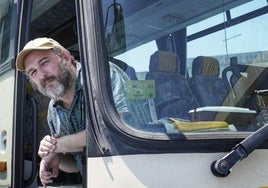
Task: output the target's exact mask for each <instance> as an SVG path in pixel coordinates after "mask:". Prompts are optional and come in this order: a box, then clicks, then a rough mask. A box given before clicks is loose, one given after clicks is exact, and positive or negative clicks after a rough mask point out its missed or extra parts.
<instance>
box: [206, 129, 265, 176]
mask: <svg viewBox="0 0 268 188" xmlns="http://www.w3.org/2000/svg"><path fill="white" fill-rule="evenodd" d="M267 138H268V124H266V125H265V126H263V127H262V128H260V129H259V130H257V131H256V132H254V133H253V134H251V135H250V136H248V137H247V138H245V139H244V140H243V141H241V142H240V143H239V144H237V145H236V146H235V147H234V148H233V150H232V151H231V152H230V153H228V154H227V155H225V156H224V157H222V158H221V159H219V160H217V161H214V162H213V163H212V164H211V168H210V169H211V172H212V173H213V174H214V175H215V176H217V177H226V176H228V175H229V174H230V172H231V168H232V167H233V166H234V165H235V164H236V162H238V161H239V160H242V159H244V158H246V157H247V156H248V155H249V154H250V153H251V152H252V151H253V150H255V149H256V148H258V147H259V146H260V145H261V144H262V143H264V142H265V140H266V139H267Z"/></svg>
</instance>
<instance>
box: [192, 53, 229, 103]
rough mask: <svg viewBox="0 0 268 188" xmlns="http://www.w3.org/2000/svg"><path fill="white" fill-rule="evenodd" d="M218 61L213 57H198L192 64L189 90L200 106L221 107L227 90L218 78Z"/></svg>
mask: <svg viewBox="0 0 268 188" xmlns="http://www.w3.org/2000/svg"><path fill="white" fill-rule="evenodd" d="M219 73H220V65H219V61H218V60H217V59H216V58H213V57H207V56H198V57H196V58H195V59H194V60H193V63H192V77H191V79H190V83H191V88H192V91H193V92H194V94H195V96H196V98H197V100H198V101H199V103H200V105H201V106H221V105H222V104H223V102H224V101H225V100H226V98H227V96H228V93H229V89H228V88H227V87H226V85H225V83H224V81H223V79H222V78H221V77H219Z"/></svg>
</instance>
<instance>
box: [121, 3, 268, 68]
mask: <svg viewBox="0 0 268 188" xmlns="http://www.w3.org/2000/svg"><path fill="white" fill-rule="evenodd" d="M264 4H266V5H267V1H266V0H254V1H252V2H250V3H249V4H247V5H244V6H242V7H239V8H236V9H234V10H233V11H231V16H232V17H237V16H239V15H241V14H243V13H246V12H249V11H250V10H255V9H257V8H259V7H262V6H263V5H264ZM267 20H268V15H267V14H266V15H263V16H262V17H260V18H255V19H252V20H250V21H247V22H244V23H243V24H239V25H236V26H233V27H231V28H227V29H225V30H222V31H219V32H216V33H213V34H211V35H208V36H206V37H202V38H199V39H198V40H194V41H191V42H189V43H188V44H187V57H188V58H194V57H197V56H199V55H206V56H218V55H225V54H233V53H248V52H256V51H267V50H268V35H267V31H268V24H267V23H268V22H267ZM223 21H225V17H224V14H219V15H217V16H214V17H212V18H209V19H207V20H204V21H202V22H199V23H197V24H195V25H192V26H191V27H189V28H188V29H187V33H188V34H191V33H194V32H196V31H198V30H201V29H203V28H208V27H209V26H212V25H215V24H217V23H220V22H223ZM156 50H157V47H156V44H155V42H154V41H153V42H149V43H147V44H144V45H142V46H139V47H137V48H135V49H133V50H130V51H128V52H127V53H124V54H122V55H120V56H118V57H117V58H119V59H121V60H123V61H125V62H126V63H128V64H129V65H130V66H132V67H134V68H135V70H136V71H137V72H140V71H148V65H149V62H150V55H151V54H153V53H154V52H155V51H156Z"/></svg>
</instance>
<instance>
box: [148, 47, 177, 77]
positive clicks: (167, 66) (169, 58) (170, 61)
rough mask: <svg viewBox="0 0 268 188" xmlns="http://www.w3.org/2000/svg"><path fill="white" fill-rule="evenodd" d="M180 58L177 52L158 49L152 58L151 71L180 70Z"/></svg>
mask: <svg viewBox="0 0 268 188" xmlns="http://www.w3.org/2000/svg"><path fill="white" fill-rule="evenodd" d="M179 64H180V63H179V58H178V56H177V55H176V54H175V53H171V52H166V51H156V52H155V53H154V54H152V55H151V58H150V66H149V70H150V71H162V72H179Z"/></svg>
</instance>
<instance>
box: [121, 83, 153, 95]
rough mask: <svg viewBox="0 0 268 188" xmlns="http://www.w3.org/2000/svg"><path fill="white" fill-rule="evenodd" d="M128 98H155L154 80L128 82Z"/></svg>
mask: <svg viewBox="0 0 268 188" xmlns="http://www.w3.org/2000/svg"><path fill="white" fill-rule="evenodd" d="M126 95H127V99H147V98H155V84H154V80H131V81H127V82H126Z"/></svg>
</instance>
